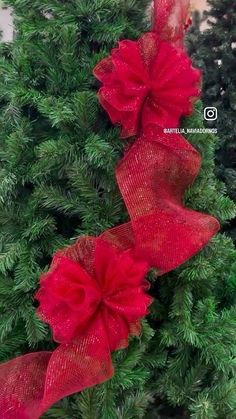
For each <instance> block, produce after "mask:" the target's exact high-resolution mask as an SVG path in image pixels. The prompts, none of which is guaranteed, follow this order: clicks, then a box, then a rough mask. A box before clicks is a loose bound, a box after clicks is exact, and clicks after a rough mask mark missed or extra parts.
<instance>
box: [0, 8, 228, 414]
mask: <svg viewBox="0 0 236 419" xmlns="http://www.w3.org/2000/svg"><path fill="white" fill-rule="evenodd" d="M7 4H8V5H9V6H12V7H13V9H14V16H15V25H16V31H17V37H16V39H15V40H14V42H13V43H12V45H11V47H9V46H3V47H2V49H1V65H0V69H1V79H0V95H1V113H0V127H1V139H2V141H1V146H0V150H1V151H0V152H1V183H0V205H1V209H0V211H1V218H0V223H1V258H0V272H1V277H0V305H1V324H0V341H1V346H0V357H1V362H4V361H6V360H9V359H12V358H13V357H16V356H18V355H21V354H27V353H29V352H32V351H45V350H54V349H55V347H56V345H55V344H54V343H53V339H52V336H51V333H50V331H49V328H48V327H47V326H46V325H45V324H44V323H43V322H42V321H41V320H40V319H39V317H38V316H37V315H36V313H35V311H36V304H37V303H36V302H35V300H34V295H35V291H36V289H38V286H39V277H40V275H41V274H42V272H46V271H47V270H48V266H49V264H50V263H51V258H52V255H53V254H54V253H55V252H56V251H58V249H61V248H62V247H64V246H68V245H71V244H73V243H74V241H75V239H76V238H78V237H80V236H83V235H92V236H98V235H99V234H101V233H102V232H103V231H105V230H107V229H109V228H111V227H114V226H117V225H119V224H121V223H123V222H126V221H127V220H128V213H127V210H126V209H125V207H124V203H123V200H122V197H121V194H120V192H119V189H118V186H117V182H116V179H115V172H114V171H115V166H116V165H117V163H118V162H119V161H120V159H121V158H122V156H123V153H124V151H125V148H126V146H127V141H124V142H122V141H120V139H119V137H120V130H119V128H117V127H115V128H114V127H113V125H112V124H111V122H110V120H109V118H108V116H107V114H106V113H105V112H104V110H103V109H102V107H101V106H100V105H99V102H98V98H97V90H98V87H99V82H98V81H97V80H96V79H95V77H94V76H93V69H94V67H95V65H97V63H98V62H100V61H101V59H103V58H104V57H107V56H108V55H109V54H110V50H111V49H112V48H113V47H114V46H116V45H117V41H119V40H120V39H133V40H136V39H137V38H138V37H139V36H140V35H141V34H142V33H144V32H145V31H147V25H148V23H147V15H146V13H145V10H146V8H145V5H144V2H143V0H126V1H123V0H96V1H94V0H93V1H92V0H91V1H89V0H82V1H77V0H70V1H68V2H61V1H59V0H58V1H57V0H44V1H42V0H41V1H36V0H34V1H33V2H32V1H31V2H29V1H26V0H25V1H22V0H21V1H19V0H8V2H7ZM202 119H203V110H202V107H201V104H200V103H198V104H197V105H196V107H195V111H194V113H193V115H192V116H191V117H188V118H186V119H184V121H183V122H182V127H183V128H185V129H186V130H187V129H188V128H198V129H199V130H201V129H203V122H202ZM187 139H188V141H189V142H190V143H191V144H192V145H193V146H194V147H195V148H196V149H198V150H199V151H200V152H201V154H202V158H203V164H202V168H201V172H200V174H199V176H198V178H197V180H196V181H195V183H194V184H193V185H192V186H191V188H190V189H188V191H187V193H186V194H185V204H186V206H187V207H189V208H193V209H195V210H196V211H203V212H204V213H208V214H211V215H213V216H215V217H217V218H218V219H219V220H220V222H221V223H222V224H224V223H226V222H227V221H228V220H229V219H231V218H233V217H234V216H235V206H234V204H233V203H232V201H230V199H229V198H227V196H226V195H225V186H224V184H223V183H222V182H220V181H218V180H217V179H216V177H215V174H214V155H215V148H216V145H217V143H218V141H217V138H216V137H214V136H213V135H211V134H199V133H193V134H188V135H187ZM235 256H236V251H235V248H234V246H233V244H232V242H231V240H230V239H229V238H227V237H225V236H224V235H222V234H219V235H217V236H215V237H214V238H213V239H212V241H211V242H210V243H209V245H208V246H207V247H205V248H204V249H203V250H202V251H201V252H200V253H199V254H197V255H196V256H194V257H193V258H191V259H190V260H189V261H187V262H186V263H185V264H184V265H183V266H181V267H178V268H177V269H176V270H175V271H173V272H171V273H168V274H166V275H164V276H161V277H160V278H159V279H157V272H156V270H153V271H152V272H151V273H150V274H149V276H148V277H149V280H150V283H151V284H152V286H151V291H150V292H151V294H152V295H153V297H155V301H154V302H153V304H152V306H151V313H150V315H149V317H148V319H146V320H144V321H143V323H142V334H141V337H139V338H137V337H136V338H135V337H134V338H131V339H130V344H129V347H128V348H127V349H125V350H121V351H118V352H115V353H114V354H113V364H114V366H115V374H114V376H113V377H112V379H111V380H109V381H106V382H105V383H103V384H101V385H98V386H96V387H92V388H89V389H86V390H84V391H82V392H81V393H80V394H77V395H74V396H70V397H69V398H66V399H64V400H62V401H59V402H58V403H57V404H56V405H55V406H54V407H52V408H51V409H50V410H49V411H48V412H47V413H45V415H44V417H45V418H46V417H47V418H63V419H66V418H68V419H71V418H81V419H87V418H93V419H96V418H99V419H100V418H102V419H108V418H109V419H110V418H111V419H112V418H124V419H135V418H142V417H148V416H150V417H154V415H155V416H156V417H159V416H160V415H162V414H164V417H166V416H167V415H168V414H170V415H171V414H173V411H174V412H175V413H174V414H175V415H177V412H178V411H179V412H180V417H183V416H188V415H192V417H193V418H195V419H200V418H206V419H212V418H220V417H223V416H225V417H228V418H230V419H231V418H233V417H234V416H235V410H236V399H235V396H234V395H235V387H236V380H235V376H234V366H235V338H236V331H235V330H236V329H235V315H236V307H235V296H236V263H235ZM1 392H2V389H1V390H0V395H1ZM176 409H177V410H176ZM20 414H21V412H20V413H19V417H20ZM22 417H23V416H22ZM3 418H4V416H3ZM4 419H5V418H4Z"/></svg>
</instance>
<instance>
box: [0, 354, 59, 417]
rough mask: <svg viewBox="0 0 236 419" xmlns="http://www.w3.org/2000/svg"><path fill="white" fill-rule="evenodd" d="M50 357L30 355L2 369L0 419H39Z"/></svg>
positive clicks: (14, 360)
mask: <svg viewBox="0 0 236 419" xmlns="http://www.w3.org/2000/svg"><path fill="white" fill-rule="evenodd" d="M51 355H52V353H51V352H36V353H31V354H28V355H24V356H20V357H18V358H15V359H13V360H12V361H9V362H6V363H4V364H2V365H1V366H0V382H1V388H0V417H1V419H16V418H17V419H36V418H38V417H39V414H40V411H41V404H42V400H43V395H44V384H45V380H46V375H47V368H48V363H49V361H50V358H51Z"/></svg>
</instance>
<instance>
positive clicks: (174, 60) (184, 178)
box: [0, 0, 219, 419]
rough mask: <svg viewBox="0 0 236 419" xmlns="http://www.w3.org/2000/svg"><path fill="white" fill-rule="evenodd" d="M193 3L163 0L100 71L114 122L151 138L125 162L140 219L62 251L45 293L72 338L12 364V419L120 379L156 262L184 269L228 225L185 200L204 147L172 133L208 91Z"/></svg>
mask: <svg viewBox="0 0 236 419" xmlns="http://www.w3.org/2000/svg"><path fill="white" fill-rule="evenodd" d="M188 3H189V2H188V0H158V1H155V2H154V10H155V14H154V31H153V32H152V33H148V34H146V35H144V36H143V37H141V39H140V40H139V41H138V42H132V41H122V42H121V43H120V44H119V47H118V48H117V49H115V50H113V52H112V54H111V56H110V57H108V58H107V59H105V60H103V61H102V62H101V63H100V64H99V65H98V66H97V67H96V69H95V74H96V76H97V77H98V78H99V79H100V80H101V81H102V83H103V87H102V88H101V90H100V93H99V96H100V100H101V103H102V104H103V106H104V108H105V109H106V110H107V111H108V113H109V115H110V117H111V119H112V120H113V122H114V123H116V122H118V123H120V124H121V125H122V127H123V131H122V134H123V136H130V135H138V136H139V138H138V139H136V141H135V142H134V144H133V145H132V147H131V148H130V150H129V151H128V152H127V154H126V155H125V157H124V158H123V160H122V161H121V162H120V164H119V165H118V167H117V170H116V176H117V181H118V184H119V188H120V190H121V193H122V195H123V198H124V201H125V203H126V206H127V209H128V211H129V215H130V219H131V220H130V222H129V223H127V224H124V225H121V226H118V227H115V228H114V229H112V230H109V231H106V232H105V233H103V234H102V235H101V236H100V237H99V238H97V239H93V238H89V239H88V238H87V239H81V240H79V241H78V242H77V243H76V244H75V245H74V246H71V247H70V248H68V249H67V250H66V251H63V252H59V253H58V254H57V255H56V256H55V258H54V260H53V265H52V269H51V270H50V271H49V273H47V274H46V275H44V276H43V277H42V281H41V288H40V290H39V292H38V294H37V298H38V299H39V301H40V308H39V313H40V315H41V316H42V317H43V319H44V320H45V321H47V322H48V323H49V324H50V325H51V327H52V329H53V334H54V338H55V340H57V341H58V342H60V343H61V344H60V345H59V346H58V348H57V349H56V350H55V351H54V352H52V353H51V352H40V353H35V354H29V355H25V356H23V357H19V358H16V359H15V360H12V361H10V362H8V363H5V364H3V365H2V366H1V367H0V382H1V389H0V416H1V418H2V419H15V418H17V419H37V418H38V416H39V415H40V414H42V413H43V412H44V411H45V410H47V409H48V408H49V407H50V406H51V405H52V404H53V403H55V402H56V401H58V400H59V399H61V398H63V397H66V396H67V395H69V394H73V393H75V392H78V391H81V390H82V389H85V388H87V387H91V386H94V385H95V384H99V383H102V382H103V381H105V380H108V379H109V378H110V377H111V376H112V374H113V367H112V362H111V351H113V350H116V349H118V348H121V347H125V346H127V339H128V335H129V334H131V335H136V334H138V333H139V331H140V327H139V321H140V318H141V317H143V316H144V315H145V314H146V313H147V306H148V304H149V303H150V298H149V297H148V296H147V295H146V293H145V290H146V288H147V285H146V283H145V281H144V279H143V277H144V275H145V272H146V269H147V266H149V267H150V266H155V267H157V268H158V269H159V271H160V273H163V272H167V271H169V270H171V269H174V268H175V267H177V266H179V264H181V263H183V262H184V261H186V260H187V259H189V258H190V257H191V256H193V255H194V254H195V253H196V252H198V251H199V250H200V249H201V248H202V247H203V246H204V245H205V244H206V243H207V242H208V240H209V239H210V238H211V237H212V235H214V234H215V233H216V232H217V230H218V229H219V224H218V222H217V220H215V219H214V218H213V217H210V216H208V215H205V214H200V213H197V212H195V211H192V210H190V209H187V208H185V207H184V205H183V196H184V192H185V190H186V188H188V187H189V185H190V184H191V183H192V182H193V181H194V179H195V177H196V175H197V174H198V171H199V168H200V163H201V158H200V155H199V154H198V152H197V151H196V150H195V149H194V148H193V147H192V146H191V145H190V144H188V142H187V141H186V140H185V139H184V138H183V137H181V136H180V135H174V134H173V135H170V134H164V133H163V127H165V128H172V127H171V126H170V125H174V126H178V124H179V118H180V117H181V116H182V115H187V114H189V113H190V112H191V109H192V100H194V98H193V97H192V96H194V97H196V96H198V93H199V91H198V83H199V72H198V71H197V70H194V69H193V68H192V67H191V62H190V60H189V58H188V57H187V56H186V54H185V53H184V51H183V50H181V48H180V47H181V46H182V44H183V33H184V30H185V26H186V22H187V17H188ZM154 32H155V33H154ZM166 125H168V126H166ZM143 259H144V260H145V261H146V262H147V264H146V263H143V262H140V260H143ZM134 260H135V262H134ZM137 260H139V262H138V261H137Z"/></svg>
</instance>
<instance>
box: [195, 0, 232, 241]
mask: <svg viewBox="0 0 236 419" xmlns="http://www.w3.org/2000/svg"><path fill="white" fill-rule="evenodd" d="M208 5H209V10H208V11H207V12H206V13H205V15H206V18H207V24H208V26H209V27H208V29H207V30H205V31H204V32H203V33H202V34H200V33H198V34H196V36H197V39H196V44H195V45H197V50H196V51H195V52H194V55H193V58H194V60H195V62H196V63H198V65H199V66H201V68H202V69H203V73H204V74H203V75H204V77H203V82H204V84H203V101H204V104H205V105H206V106H214V107H216V108H217V110H218V118H217V120H216V121H214V122H213V124H215V126H216V127H217V128H218V133H219V137H220V150H219V151H218V153H217V162H218V174H219V177H220V178H221V179H222V180H224V181H225V183H226V186H227V190H228V193H229V195H230V196H231V197H232V199H234V200H235V199H236V148H235V109H236V96H235V86H236V77H235V72H234V68H235V65H236V44H235V42H236V30H235V26H236V5H235V3H234V2H232V1H230V0H228V1H227V0H225V1H220V0H208ZM192 52H193V51H191V53H192ZM227 230H230V233H231V235H232V237H233V239H236V233H235V221H234V222H233V223H231V227H228V228H227Z"/></svg>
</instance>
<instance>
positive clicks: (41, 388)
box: [0, 338, 114, 419]
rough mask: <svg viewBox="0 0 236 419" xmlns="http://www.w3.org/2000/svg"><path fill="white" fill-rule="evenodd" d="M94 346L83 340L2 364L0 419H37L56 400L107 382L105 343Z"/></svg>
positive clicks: (108, 369)
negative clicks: (52, 350)
mask: <svg viewBox="0 0 236 419" xmlns="http://www.w3.org/2000/svg"><path fill="white" fill-rule="evenodd" d="M95 344H96V345H97V343H96V342H94V343H93V344H92V346H91V342H89V338H84V339H82V340H81V341H80V342H79V344H67V345H60V346H59V347H58V348H57V349H56V350H55V351H54V352H52V353H51V352H39V353H31V354H28V355H25V356H21V357H18V358H16V359H13V360H12V361H9V362H6V363H5V364H2V365H1V366H0V382H1V389H0V417H1V419H16V418H17V419H38V418H39V417H40V416H41V415H42V414H43V413H44V412H45V411H46V410H48V409H49V408H50V407H51V406H52V405H53V404H54V403H56V402H57V401H59V400H60V399H62V398H64V397H66V396H69V395H71V394H74V393H78V392H80V391H82V390H84V389H86V388H89V387H93V386H95V385H97V384H101V383H103V382H104V381H107V380H109V379H110V378H111V377H112V376H113V374H114V370H113V365H112V359H111V355H110V350H109V348H108V346H107V343H106V342H102V341H101V342H100V345H97V349H96V348H95ZM101 347H102V348H101ZM96 352H97V353H96Z"/></svg>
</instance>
